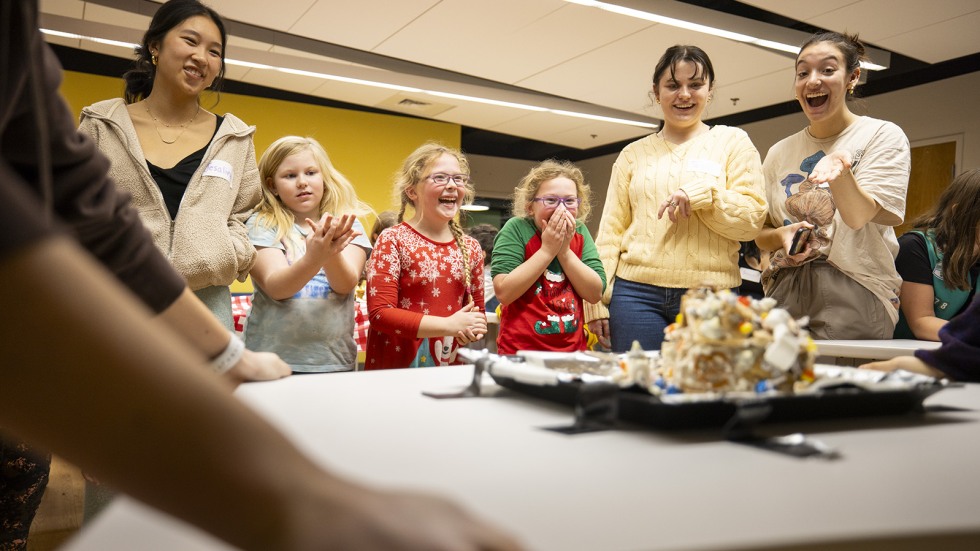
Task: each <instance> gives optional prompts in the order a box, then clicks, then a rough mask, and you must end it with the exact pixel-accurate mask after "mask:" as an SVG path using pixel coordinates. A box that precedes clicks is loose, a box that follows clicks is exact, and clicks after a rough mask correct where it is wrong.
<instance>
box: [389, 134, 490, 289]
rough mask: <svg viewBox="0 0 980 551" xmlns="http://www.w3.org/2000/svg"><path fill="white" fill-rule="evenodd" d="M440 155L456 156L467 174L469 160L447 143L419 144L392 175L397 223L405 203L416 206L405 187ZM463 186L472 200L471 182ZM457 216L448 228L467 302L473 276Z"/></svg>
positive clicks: (467, 200) (466, 198) (416, 180)
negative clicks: (460, 260)
mask: <svg viewBox="0 0 980 551" xmlns="http://www.w3.org/2000/svg"><path fill="white" fill-rule="evenodd" d="M443 155H450V156H452V157H453V158H455V159H456V161H457V162H459V168H460V170H462V171H463V173H464V174H467V175H469V173H470V163H469V161H467V160H466V157H465V156H463V153H462V152H461V151H459V150H458V149H454V148H451V147H447V146H444V145H442V144H439V143H435V142H428V143H425V144H423V145H422V146H420V147H419V148H418V149H416V150H415V151H413V152H412V153H411V154H410V155H409V156H408V157H407V158H406V159H405V162H404V163H402V168H401V170H400V171H399V172H398V174H397V175H396V177H395V194H396V196H397V200H398V204H399V208H398V222H399V223H400V222H403V221H404V220H405V209H406V207H408V205H412V208H413V209H415V208H417V205H416V204H415V202H414V201H413V200H412V199H411V197H409V196H408V190H410V189H413V188H414V187H415V186H417V185H418V184H419V183H420V182H421V181H422V178H423V177H424V175H425V172H426V170H428V168H429V167H430V166H432V163H434V162H435V161H436V159H438V158H439V157H442V156H443ZM462 189H463V203H464V204H469V203H472V202H473V197H474V196H475V195H476V192H475V191H474V189H473V182H469V183H467V184H466V185H465V186H463V188H462ZM458 218H459V215H458V214H457V215H456V217H455V218H453V219H452V220H450V221H449V231H450V232H452V234H453V238H454V239H455V240H456V245H457V246H458V247H459V251H460V253H462V255H463V288H464V295H463V304H466V303H467V302H468V300H469V299H470V298H471V297H472V295H473V291H472V289H471V288H470V287H471V284H472V281H471V279H472V278H471V275H470V255H469V247H467V245H466V239H465V237H464V234H463V228H462V226H460V224H459V219H458Z"/></svg>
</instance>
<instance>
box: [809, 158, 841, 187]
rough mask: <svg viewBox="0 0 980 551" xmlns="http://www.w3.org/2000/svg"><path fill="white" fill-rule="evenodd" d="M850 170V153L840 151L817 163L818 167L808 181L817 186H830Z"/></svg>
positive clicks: (814, 168) (811, 172) (811, 173)
mask: <svg viewBox="0 0 980 551" xmlns="http://www.w3.org/2000/svg"><path fill="white" fill-rule="evenodd" d="M850 170H851V154H850V152H848V151H845V150H838V151H834V152H833V153H831V154H830V155H826V156H824V158H822V159H820V160H819V161H817V165H816V166H814V167H813V170H812V171H810V176H809V177H808V178H807V179H808V180H810V181H811V182H813V183H815V184H817V185H820V184H829V183H831V182H833V181H834V180H836V179H837V178H840V177H841V176H842V175H843V174H846V173H848V172H850Z"/></svg>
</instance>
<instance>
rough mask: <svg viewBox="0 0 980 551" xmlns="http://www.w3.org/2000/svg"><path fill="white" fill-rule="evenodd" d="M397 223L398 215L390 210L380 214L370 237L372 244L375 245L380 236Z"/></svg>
mask: <svg viewBox="0 0 980 551" xmlns="http://www.w3.org/2000/svg"><path fill="white" fill-rule="evenodd" d="M397 223H398V213H396V212H394V211H390V210H383V211H381V212H379V213H378V217H377V218H376V219H375V220H374V227H373V228H371V235H369V236H368V238H369V239H370V241H371V244H372V245H374V242H375V241H376V240H377V239H378V236H379V235H381V232H383V231H385V230H386V229H388V228H390V227H392V226H394V225H395V224H397Z"/></svg>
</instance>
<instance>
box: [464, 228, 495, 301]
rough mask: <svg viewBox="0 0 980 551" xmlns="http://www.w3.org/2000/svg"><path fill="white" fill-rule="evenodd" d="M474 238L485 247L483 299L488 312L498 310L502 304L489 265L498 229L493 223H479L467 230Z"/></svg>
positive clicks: (481, 246) (482, 247)
mask: <svg viewBox="0 0 980 551" xmlns="http://www.w3.org/2000/svg"><path fill="white" fill-rule="evenodd" d="M466 233H468V234H469V235H470V236H471V237H473V239H476V240H477V241H478V242H479V243H480V248H481V249H483V301H484V307H485V309H486V311H487V312H496V311H497V307H498V306H500V301H499V300H497V297H496V295H495V294H494V291H493V278H492V277H490V270H489V269H488V267H489V266H490V263H491V262H492V261H493V240H494V239H495V238H496V237H497V233H498V230H497V228H495V227H494V226H493V225H492V224H477V225H475V226H472V227H470V228H469V229H467V230H466Z"/></svg>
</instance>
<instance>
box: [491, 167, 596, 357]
mask: <svg viewBox="0 0 980 551" xmlns="http://www.w3.org/2000/svg"><path fill="white" fill-rule="evenodd" d="M590 210H591V207H590V204H589V186H588V185H587V184H586V183H585V178H584V176H583V175H582V171H581V170H579V169H578V168H577V167H575V165H573V164H571V163H568V162H558V161H545V162H544V163H541V164H540V165H538V166H536V167H534V168H532V169H531V171H530V172H528V174H527V175H526V176H525V177H524V178H523V179H522V180H521V183H520V184H519V185H518V186H517V188H516V189H515V192H514V217H513V218H511V219H510V220H508V221H507V223H506V224H504V227H503V228H502V229H501V230H500V233H499V234H497V239H496V240H495V241H494V249H493V250H494V254H493V261H492V267H491V275H492V276H493V287H494V292H495V293H496V296H497V298H498V299H499V300H500V304H501V318H500V334H499V336H498V338H497V351H498V352H499V353H501V354H513V353H516V352H517V351H518V350H556V351H563V352H571V351H575V350H585V348H586V343H587V341H586V335H585V331H584V327H583V316H582V300H583V299H584V300H586V301H589V302H598V301H599V300H600V299H601V298H602V291H603V289H604V288H605V285H606V273H605V271H604V270H603V268H602V260H601V259H600V258H599V253H598V251H597V250H596V246H595V243H594V242H593V241H592V236H591V235H590V234H589V230H588V228H586V227H585V220H586V219H587V218H588V216H589V211H590Z"/></svg>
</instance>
